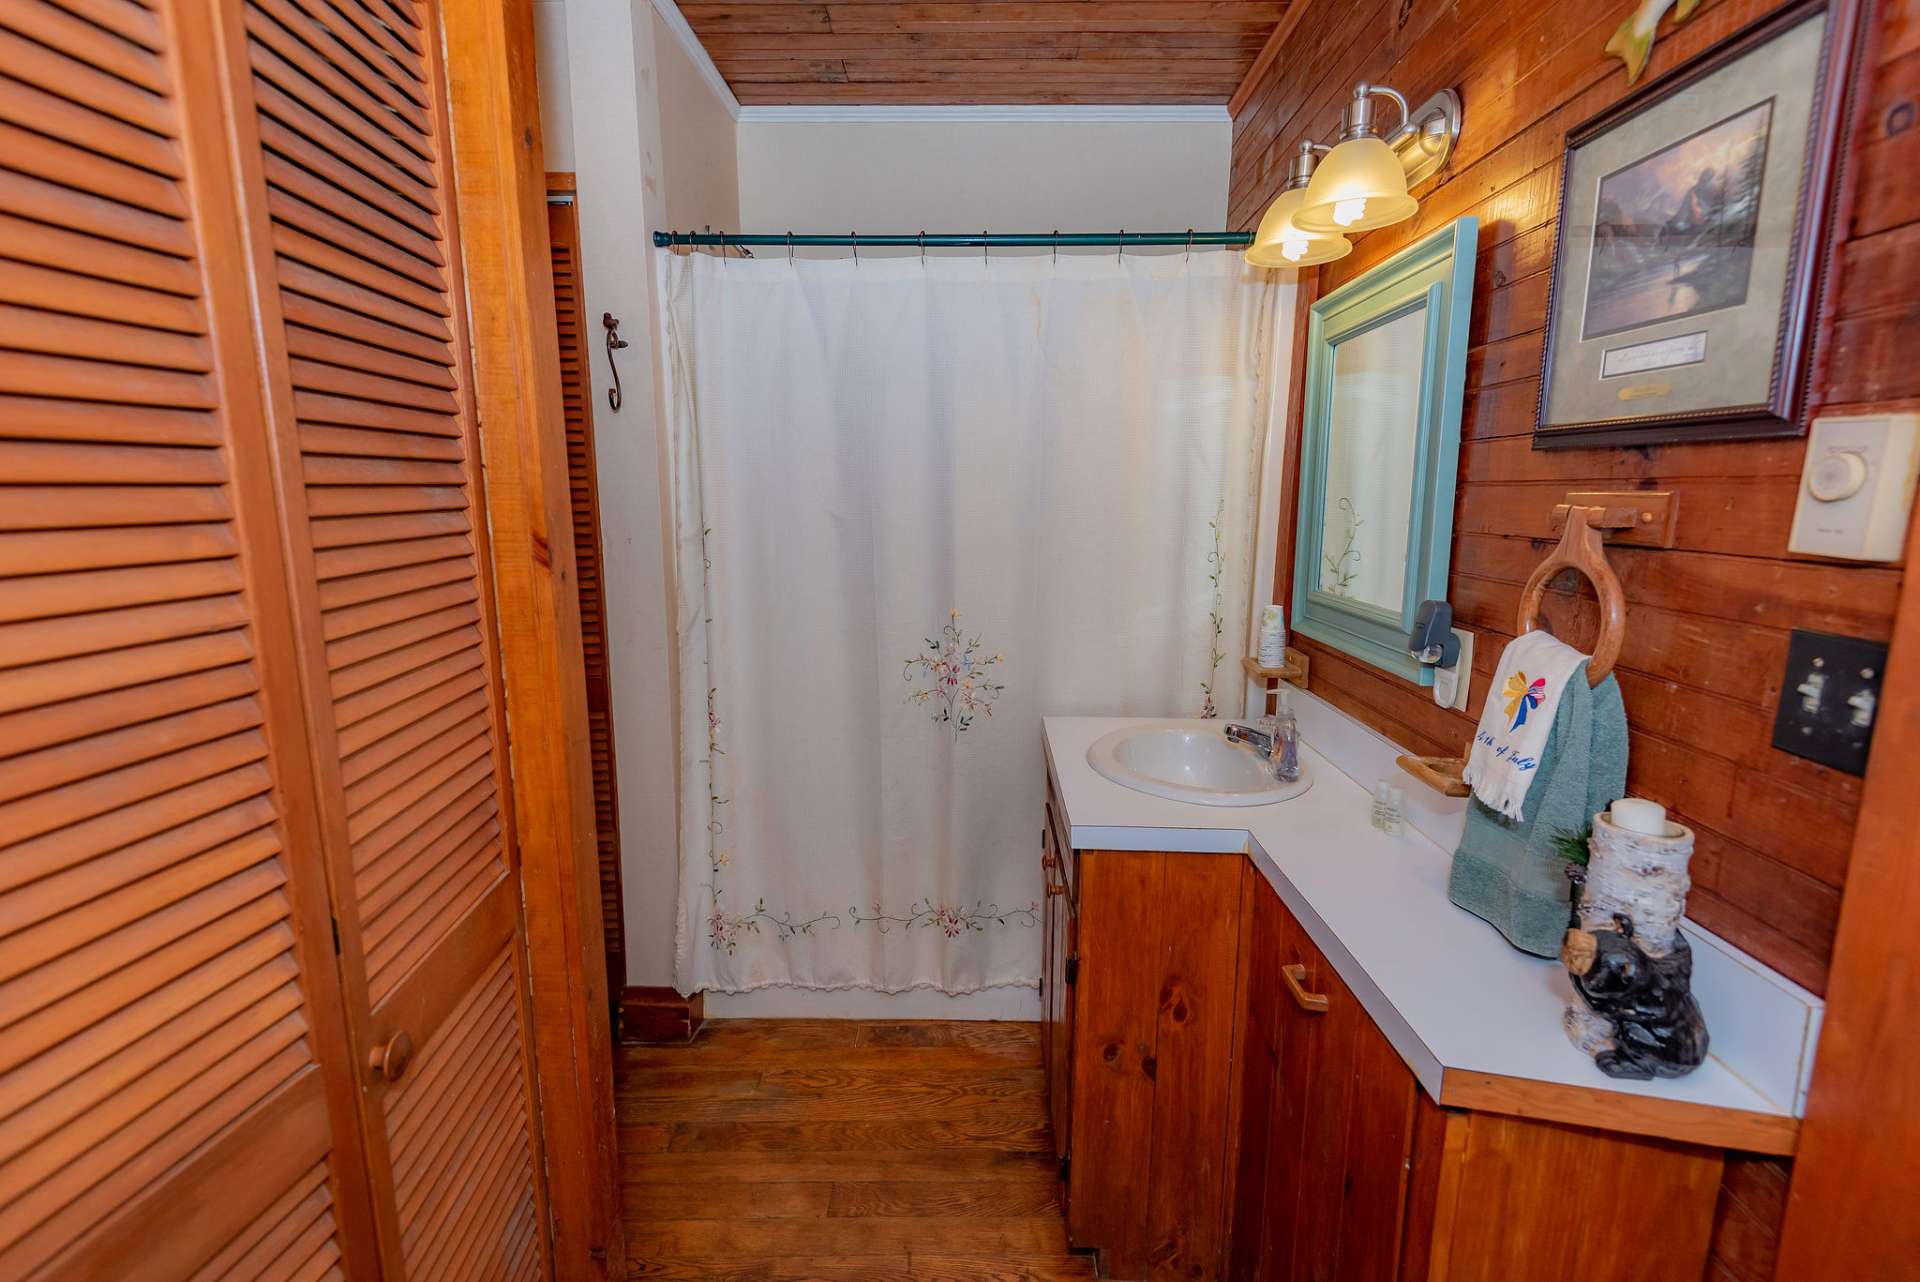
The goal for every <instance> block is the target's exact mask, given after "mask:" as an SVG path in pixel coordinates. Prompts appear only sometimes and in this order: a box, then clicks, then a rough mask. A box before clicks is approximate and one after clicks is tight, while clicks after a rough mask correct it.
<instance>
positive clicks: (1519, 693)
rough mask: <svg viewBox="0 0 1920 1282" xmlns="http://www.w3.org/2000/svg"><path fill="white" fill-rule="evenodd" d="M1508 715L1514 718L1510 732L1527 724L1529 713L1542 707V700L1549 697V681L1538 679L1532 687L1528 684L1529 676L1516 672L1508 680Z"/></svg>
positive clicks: (1542, 678) (1543, 678)
mask: <svg viewBox="0 0 1920 1282" xmlns="http://www.w3.org/2000/svg"><path fill="white" fill-rule="evenodd" d="M1506 694H1507V715H1508V716H1509V717H1511V718H1513V724H1512V725H1511V726H1508V727H1507V729H1509V730H1518V729H1519V728H1520V727H1521V726H1524V725H1526V724H1527V713H1528V711H1529V710H1531V709H1533V708H1537V707H1539V706H1540V700H1542V699H1544V698H1546V695H1547V679H1546V678H1545V677H1539V678H1536V679H1535V680H1534V682H1533V684H1532V685H1528V684H1527V674H1526V673H1524V672H1516V673H1514V674H1513V675H1512V676H1510V677H1508V678H1507V691H1506Z"/></svg>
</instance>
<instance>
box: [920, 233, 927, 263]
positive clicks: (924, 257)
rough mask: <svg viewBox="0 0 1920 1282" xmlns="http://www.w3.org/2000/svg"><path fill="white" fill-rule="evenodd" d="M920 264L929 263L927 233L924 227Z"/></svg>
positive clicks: (921, 235) (921, 236) (921, 234)
mask: <svg viewBox="0 0 1920 1282" xmlns="http://www.w3.org/2000/svg"><path fill="white" fill-rule="evenodd" d="M920 265H921V266H922V267H925V266H926V265H927V233H926V231H925V230H924V229H922V231H921V232H920Z"/></svg>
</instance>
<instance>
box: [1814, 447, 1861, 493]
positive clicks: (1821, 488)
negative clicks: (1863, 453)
mask: <svg viewBox="0 0 1920 1282" xmlns="http://www.w3.org/2000/svg"><path fill="white" fill-rule="evenodd" d="M1866 483H1867V461H1866V460H1865V459H1864V458H1862V457H1860V454H1859V452H1858V451H1856V450H1839V451H1836V452H1835V453H1832V454H1829V455H1827V456H1826V457H1825V458H1823V459H1821V460H1820V461H1819V462H1818V463H1815V464H1814V465H1813V470H1812V471H1810V472H1808V473H1807V492H1808V493H1809V494H1811V495H1813V497H1815V498H1816V499H1819V500H1820V501H1821V502H1822V503H1838V502H1840V500H1842V499H1850V498H1852V497H1853V496H1854V495H1856V494H1858V493H1859V492H1860V487H1861V486H1863V485H1865V484H1866Z"/></svg>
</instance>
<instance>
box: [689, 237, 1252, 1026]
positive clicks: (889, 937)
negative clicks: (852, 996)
mask: <svg viewBox="0 0 1920 1282" xmlns="http://www.w3.org/2000/svg"><path fill="white" fill-rule="evenodd" d="M658 265H659V269H660V271H659V279H660V282H661V298H660V307H661V313H662V317H663V327H662V328H663V331H664V334H665V350H664V352H663V358H664V365H665V369H666V390H667V393H668V402H669V414H668V431H667V438H668V465H669V468H670V472H671V484H672V499H673V529H674V579H675V582H674V590H675V615H676V617H675V635H676V643H677V647H678V654H677V659H678V669H679V674H680V689H679V692H678V698H679V701H680V702H679V707H680V717H679V725H680V726H681V730H682V752H683V756H682V763H681V771H680V776H681V778H680V785H681V800H680V814H681V823H680V841H681V869H682V874H681V885H680V913H679V930H678V936H677V939H676V979H677V982H678V984H679V985H680V987H681V988H682V989H683V990H685V991H693V990H696V989H706V988H713V989H718V990H721V991H733V992H738V991H745V990H749V989H753V988H758V987H762V986H766V985H770V984H786V985H795V986H801V987H810V988H848V987H864V988H874V989H880V990H883V991H889V992H892V991H900V990H903V989H908V988H914V987H934V988H939V989H941V990H943V991H946V992H951V993H964V992H972V991H975V990H978V989H981V988H988V987H995V986H1001V985H1028V986H1031V985H1033V984H1035V983H1036V982H1037V979H1038V974H1039V963H1040V944H1041V941H1040V931H1039V930H1038V926H1039V921H1040V904H1041V901H1040V895H1041V892H1042V881H1041V875H1040V867H1039V857H1040V852H1039V845H1040V830H1041V822H1042V821H1041V799H1042V792H1043V788H1044V781H1045V760H1044V754H1043V751H1042V748H1041V725H1040V722H1041V718H1042V717H1043V716H1045V715H1049V714H1054V713H1060V714H1081V715H1134V716H1142V715H1160V716H1165V715H1175V716H1177V715H1181V714H1182V713H1189V714H1190V710H1191V709H1192V708H1193V706H1194V698H1193V691H1194V689H1195V687H1196V686H1198V687H1199V688H1200V690H1201V694H1202V702H1203V704H1204V705H1205V706H1206V709H1207V711H1208V712H1209V713H1214V712H1218V711H1219V710H1220V708H1219V707H1218V706H1217V705H1222V704H1226V705H1231V707H1232V710H1237V706H1238V703H1239V687H1238V686H1234V685H1230V684H1229V685H1222V684H1220V678H1219V675H1218V674H1219V673H1220V672H1221V671H1222V670H1223V664H1224V665H1225V670H1227V671H1229V672H1237V670H1238V668H1237V665H1234V664H1232V663H1231V662H1230V661H1229V659H1228V655H1229V653H1230V651H1231V649H1232V648H1233V647H1234V646H1235V645H1237V644H1238V643H1239V641H1238V639H1239V638H1240V637H1242V636H1243V635H1244V634H1245V633H1246V632H1247V631H1248V625H1249V609H1248V589H1249V581H1250V577H1251V575H1250V569H1249V567H1250V564H1251V546H1252V524H1253V522H1252V513H1253V507H1254V502H1255V496H1254V477H1255V476H1256V474H1257V466H1258V461H1259V460H1258V450H1257V444H1256V443H1257V441H1258V440H1259V439H1261V435H1262V434H1263V433H1264V430H1265V423H1266V415H1267V412H1268V407H1269V397H1270V392H1271V389H1270V387H1269V386H1268V384H1269V381H1270V361H1271V353H1272V351H1273V334H1272V326H1273V321H1274V310H1275V308H1274V303H1275V295H1274V287H1273V286H1272V285H1270V284H1269V283H1268V282H1266V281H1265V280H1263V279H1262V278H1261V274H1260V273H1256V272H1251V271H1248V270H1246V269H1244V268H1243V267H1242V266H1241V264H1240V263H1239V260H1238V258H1237V257H1236V256H1232V255H1224V254H1223V255H1215V256H1206V255H1198V254H1196V255H1194V257H1193V259H1192V261H1191V263H1190V264H1189V263H1187V262H1184V261H1183V260H1182V256H1178V255H1172V256H1167V257H1164V258H1159V259H1153V258H1148V257H1143V256H1142V257H1128V258H1126V259H1125V260H1123V261H1120V262H1115V261H1114V260H1113V259H1112V258H1111V257H1110V256H1106V255H1101V256H1098V257H1097V258H1096V257H1093V256H1088V257H1084V258H1077V259H1076V258H1073V257H1072V256H1067V255H1063V256H1062V257H1061V259H1060V261H1059V262H1058V263H1057V264H1055V263H1052V262H1051V261H1049V259H1048V258H1046V257H1044V256H1042V257H1033V258H1025V259H993V260H991V261H989V262H988V263H986V264H984V265H983V264H982V263H981V262H980V261H979V259H977V258H974V259H971V260H965V261H962V260H960V259H938V258H929V259H928V260H927V261H926V262H925V263H924V264H923V263H922V262H920V261H919V260H918V259H917V258H909V259H881V260H867V261H863V262H862V263H861V265H860V266H859V268H858V269H857V270H856V269H855V268H854V266H853V265H852V263H851V262H850V261H848V260H799V261H796V262H788V261H785V260H782V259H778V258H773V259H765V260H721V259H719V258H716V257H713V256H711V255H698V254H696V255H673V254H668V253H665V252H662V253H661V254H660V255H659V264H658ZM1256 425H1258V427H1259V431H1256ZM929 619H944V623H943V624H942V626H941V628H940V630H939V631H938V632H937V633H934V634H931V635H929V634H928V633H927V631H926V626H927V622H928V620H929ZM903 687H904V688H903ZM1229 691H1231V692H1232V693H1231V695H1230V694H1229ZM703 727H704V729H705V732H706V736H705V739H704V740H702V739H701V738H700V737H699V736H700V732H701V729H702V728H703ZM689 738H691V739H692V740H693V742H692V743H691V744H689V743H688V742H687V740H688V739H689Z"/></svg>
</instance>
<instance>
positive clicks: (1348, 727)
mask: <svg viewBox="0 0 1920 1282" xmlns="http://www.w3.org/2000/svg"><path fill="white" fill-rule="evenodd" d="M1294 707H1295V710H1296V712H1297V713H1298V714H1299V717H1300V723H1301V730H1302V739H1303V741H1304V747H1303V750H1302V753H1301V760H1302V765H1303V768H1304V769H1305V770H1306V771H1307V772H1308V773H1309V774H1310V776H1311V777H1312V779H1313V787H1312V788H1310V789H1309V790H1308V791H1307V792H1306V793H1304V794H1302V795H1301V796H1298V797H1295V798H1293V799H1291V800H1288V801H1282V802H1278V803H1275V804H1273V805H1268V806H1254V807H1241V808H1232V809H1228V808H1220V807H1211V806H1201V805H1195V804H1192V803H1189V802H1180V801H1168V800H1162V799H1160V798H1158V797H1150V796H1147V795H1146V794H1144V793H1139V792H1134V791H1133V790H1131V789H1129V788H1125V787H1123V786H1121V785H1120V784H1117V783H1113V782H1111V781H1110V780H1108V779H1106V778H1104V777H1102V776H1101V775H1098V774H1096V773H1095V772H1094V770H1093V768H1092V767H1091V766H1089V765H1088V764H1087V748H1088V745H1090V744H1091V743H1092V742H1093V741H1094V740H1095V739H1097V738H1099V737H1100V736H1102V735H1104V734H1107V733H1110V732H1111V731H1113V730H1115V729H1118V728H1120V727H1122V726H1126V725H1128V724H1143V725H1144V724H1162V725H1171V724H1182V725H1196V726H1211V727H1216V728H1217V727H1219V726H1220V725H1221V724H1222V723H1221V722H1174V721H1149V720H1145V719H1133V718H1115V717H1048V718H1046V719H1045V723H1044V724H1045V731H1044V734H1045V739H1046V748H1047V756H1048V762H1049V767H1050V769H1051V770H1052V773H1053V778H1054V784H1055V788H1056V790H1057V793H1058V796H1059V800H1060V804H1061V806H1062V808H1063V809H1064V810H1065V811H1066V814H1065V815H1064V816H1063V820H1064V822H1065V823H1066V824H1067V826H1068V827H1069V829H1070V836H1069V840H1070V841H1071V843H1072V845H1073V846H1074V847H1075V848H1076V849H1099V850H1165V851H1183V852H1196V853H1199V852H1216V853H1218V852H1233V851H1245V852H1246V853H1247V854H1249V855H1250V856H1251V857H1252V859H1253V862H1254V866H1255V867H1256V868H1258V869H1259V870H1260V871H1261V872H1262V873H1263V874H1264V875H1265V876H1266V878H1267V881H1268V882H1269V883H1270V884H1271V885H1272V886H1273V888H1274V890H1275V891H1276V892H1277V893H1278V894H1279V896H1280V898H1281V900H1282V901H1283V902H1284V903H1285V904H1286V906H1287V908H1288V910H1289V911H1291V912H1292V913H1293V915H1294V916H1295V917H1296V918H1298V919H1299V921H1300V924H1301V926H1302V927H1303V928H1304V929H1305V930H1306V931H1307V933H1308V935H1309V936H1310V937H1311V938H1312V939H1313V942H1314V944H1315V945H1316V946H1317V947H1318V948H1319V949H1320V951H1321V952H1322V953H1324V954H1325V955H1326V957H1327V959H1328V961H1329V962H1331V963H1332V965H1333V967H1334V969H1335V970H1336V971H1338V972H1339V974H1340V977H1341V979H1342V980H1344V981H1345V982H1346V984H1347V986H1348V987H1349V988H1350V989H1352V990H1353V992H1354V994H1355V996H1356V997H1358V998H1359V1000H1360V1002H1361V1004H1362V1005H1363V1006H1364V1007H1365V1008H1366V1010H1367V1013H1368V1014H1369V1015H1370V1016H1372V1018H1373V1020H1374V1022H1375V1023H1376V1024H1378V1025H1379V1027H1380V1030H1381V1032H1382V1033H1384V1034H1385V1035H1386V1037H1387V1039H1388V1041H1389V1042H1391V1043H1392V1044H1393V1046H1394V1048H1395V1049H1396V1050H1397V1051H1398V1052H1399V1053H1400V1056H1401V1058H1402V1059H1404V1060H1405V1061H1406V1062H1407V1065H1408V1066H1409V1067H1410V1068H1411V1069H1412V1070H1413V1072H1414V1074H1415V1076H1416V1077H1418V1078H1419V1080H1420V1083H1421V1085H1422V1086H1423V1087H1424V1088H1425V1089H1426V1091H1427V1093H1428V1094H1429V1095H1431V1096H1432V1097H1433V1098H1434V1099H1436V1100H1438V1099H1440V1098H1441V1093H1442V1088H1443V1080H1444V1077H1445V1075H1446V1074H1448V1073H1456V1072H1457V1073H1490V1074H1497V1075H1500V1076H1505V1077H1514V1078H1523V1079H1527V1080H1531V1081H1537V1082H1546V1083H1554V1084H1561V1085H1567V1086H1575V1087H1580V1088H1584V1089H1587V1090H1601V1091H1618V1092H1621V1093H1623V1094H1627V1095H1635V1096H1649V1097H1655V1098H1662V1099H1671V1100H1676V1101H1684V1102H1687V1103H1692V1104H1698V1105H1706V1106H1712V1107H1719V1108H1729V1109H1739V1110H1744V1111H1748V1112H1755V1113H1763V1114H1770V1115H1777V1116H1797V1115H1798V1114H1799V1113H1800V1111H1801V1110H1802V1108H1803V1101H1804V1097H1805V1079H1806V1075H1807V1067H1808V1065H1810V1064H1811V1062H1812V1042H1813V1038H1814V1037H1815V1036H1816V1035H1817V1031H1818V1023H1819V1002H1818V999H1817V998H1814V997H1812V995H1811V994H1807V993H1805V991H1804V990H1800V989H1798V988H1797V987H1796V986H1794V985H1792V984H1790V983H1789V982H1788V981H1786V980H1784V979H1782V978H1781V977H1779V976H1777V975H1774V974H1773V972H1771V971H1768V970H1766V969H1765V968H1764V967H1761V966H1760V965H1759V963H1757V962H1755V961H1753V959H1751V958H1747V957H1746V956H1745V954H1742V953H1739V952H1738V950H1735V949H1732V948H1731V946H1729V945H1727V944H1725V943H1724V942H1723V941H1720V940H1718V939H1715V938H1713V937H1712V936H1711V935H1708V934H1707V933H1706V932H1704V931H1700V930H1699V929H1698V928H1696V927H1694V926H1693V924H1692V923H1688V935H1689V939H1690V941H1691V942H1692V943H1693V946H1694V952H1695V993H1696V995H1697V997H1698V998H1699V1000H1700V1003H1701V1008H1702V1010H1703V1012H1704V1013H1705V1016H1706V1020H1707V1028H1708V1035H1709V1037H1710V1038H1711V1039H1712V1046H1711V1052H1712V1053H1710V1055H1709V1057H1708V1059H1707V1061H1706V1063H1704V1064H1703V1065H1701V1067H1700V1068H1699V1069H1697V1070H1696V1071H1695V1072H1693V1073H1692V1074H1690V1075H1689V1076H1686V1077H1682V1078H1676V1079H1664V1080H1655V1081H1650V1082H1631V1081H1620V1080H1617V1079H1614V1078H1610V1077H1608V1076H1606V1075H1605V1074H1604V1073H1602V1072H1601V1071H1600V1070H1599V1069H1598V1068H1596V1067H1594V1064H1593V1061H1592V1060H1591V1059H1589V1058H1588V1057H1587V1056H1586V1055H1584V1054H1582V1053H1581V1052H1580V1051H1578V1050H1576V1049H1575V1048H1574V1046H1573V1045H1572V1044H1571V1043H1570V1042H1569V1041H1568V1040H1567V1037H1566V1034H1565V1033H1564V1032H1563V1031H1562V1029H1561V1024H1560V1017H1561V1011H1562V1009H1563V1008H1564V1006H1565V1004H1566V1003H1567V1002H1568V1001H1570V1000H1573V999H1574V993H1573V988H1572V985H1571V984H1570V983H1569V981H1568V979H1567V975H1566V971H1565V970H1564V969H1563V968H1562V967H1561V966H1560V964H1559V963H1558V962H1557V961H1551V960H1548V959H1545V958H1539V957H1533V956H1530V955H1528V954H1525V953H1521V952H1519V951H1518V950H1516V949H1514V948H1513V947H1512V946H1510V945H1509V944H1508V943H1507V942H1506V941H1505V939H1503V938H1502V937H1501V936H1500V935H1499V933H1498V932H1497V931H1495V930H1494V928H1493V927H1491V926H1489V925H1488V924H1487V923H1486V922H1484V921H1482V920H1481V919H1480V918H1478V917H1475V916H1474V915H1473V914H1471V913H1468V912H1466V911H1465V910H1463V909H1460V908H1456V907H1455V906H1454V905H1453V904H1452V903H1451V902H1449V901H1448V899H1447V873H1448V869H1449V866H1450V861H1451V853H1452V850H1451V843H1452V841H1453V840H1455V839H1457V835H1458V831H1459V827H1458V824H1459V822H1460V820H1459V819H1458V818H1457V816H1458V815H1460V814H1463V813H1464V805H1465V803H1464V802H1451V803H1443V802H1442V801H1441V799H1440V798H1439V797H1438V794H1435V793H1432V792H1429V791H1427V790H1425V789H1423V788H1422V787H1421V785H1420V784H1419V783H1418V782H1417V781H1415V780H1413V779H1412V778H1411V777H1410V776H1400V777H1399V778H1398V779H1397V780H1396V781H1397V782H1399V783H1400V784H1401V785H1402V786H1403V787H1404V788H1405V790H1406V792H1407V793H1408V805H1409V812H1410V814H1409V819H1410V822H1409V824H1408V826H1407V829H1406V832H1405V834H1404V835H1402V836H1397V837H1396V836H1391V835H1389V834H1387V833H1384V832H1381V831H1380V830H1378V829H1376V828H1374V827H1373V826H1372V825H1371V824H1369V823H1368V822H1367V807H1368V803H1369V800H1370V791H1371V784H1372V782H1373V780H1374V779H1376V778H1381V777H1392V776H1395V775H1396V774H1397V773H1398V772H1396V771H1395V770H1394V769H1393V767H1392V752H1393V748H1392V745H1391V744H1389V743H1388V742H1387V741H1386V740H1384V739H1381V738H1380V737H1379V736H1377V735H1374V734H1373V732H1372V731H1370V730H1368V729H1367V728H1366V727H1364V726H1361V725H1360V723H1358V722H1356V721H1354V720H1353V719H1352V718H1350V717H1346V716H1345V714H1343V713H1340V712H1339V711H1338V710H1337V709H1334V708H1333V707H1332V706H1331V705H1329V704H1326V703H1324V702H1322V701H1320V700H1317V699H1314V698H1312V696H1309V695H1306V694H1305V693H1304V692H1296V693H1295V695H1294ZM1369 741H1375V742H1369ZM1322 748H1325V749H1326V750H1327V752H1329V753H1332V754H1334V755H1336V756H1338V757H1339V758H1340V759H1341V761H1342V764H1344V765H1345V766H1346V767H1347V771H1348V772H1350V773H1351V774H1352V775H1358V776H1360V777H1361V778H1364V779H1365V780H1366V782H1367V784H1368V786H1367V787H1363V786H1362V785H1361V783H1360V782H1357V781H1356V778H1354V777H1350V773H1343V771H1342V770H1341V769H1339V768H1337V767H1336V766H1335V764H1334V762H1333V761H1332V760H1329V757H1328V756H1327V755H1323V752H1322V751H1321V750H1320V749H1322ZM1382 753H1384V754H1385V755H1384V761H1385V762H1386V766H1385V768H1384V769H1382V768H1380V766H1379V764H1378V763H1379V761H1380V760H1381V759H1382V755H1381V754H1382ZM1421 793H1425V796H1419V795H1417V794H1421ZM1449 816H1455V817H1453V818H1451V819H1450V818H1449ZM1450 822H1451V823H1452V825H1453V826H1452V836H1448V835H1447V832H1446V827H1447V825H1448V823H1450ZM1416 823H1419V824H1421V825H1422V826H1424V827H1425V828H1426V829H1427V832H1426V833H1422V832H1421V831H1419V829H1418V828H1416V827H1415V824H1416ZM1435 832H1438V833H1439V834H1440V835H1441V836H1442V838H1443V839H1444V840H1446V841H1447V842H1448V845H1447V846H1446V847H1445V848H1443V847H1442V846H1441V845H1439V844H1437V843H1436V842H1435V841H1434V840H1433V839H1431V836H1430V834H1433V833H1435ZM1723 1056H1724V1058H1723Z"/></svg>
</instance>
